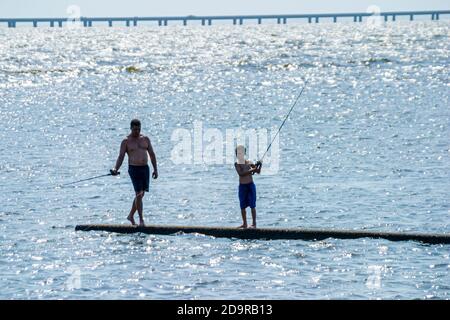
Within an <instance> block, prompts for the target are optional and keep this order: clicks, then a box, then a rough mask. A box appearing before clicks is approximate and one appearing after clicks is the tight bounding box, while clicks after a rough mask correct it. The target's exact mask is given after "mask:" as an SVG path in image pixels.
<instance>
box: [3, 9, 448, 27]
mask: <svg viewBox="0 0 450 320" xmlns="http://www.w3.org/2000/svg"><path fill="white" fill-rule="evenodd" d="M420 16H425V17H429V18H430V19H431V20H440V19H441V18H444V17H447V18H448V17H450V10H434V11H393V12H380V13H367V12H359V13H358V12H356V13H320V14H277V15H234V16H193V15H190V16H173V17H80V18H78V19H74V18H0V26H1V25H4V26H8V27H9V28H15V27H16V26H17V24H18V23H20V25H23V24H29V25H30V26H33V27H38V26H42V25H43V26H50V27H55V26H58V27H63V25H64V26H65V25H69V24H71V25H74V24H77V25H80V26H84V27H92V26H93V25H94V24H99V23H104V24H105V23H107V25H108V26H109V27H112V26H113V25H122V26H127V27H130V26H134V27H136V26H138V23H139V22H144V21H147V22H149V21H150V22H155V25H156V24H157V25H158V26H167V25H168V24H169V22H170V23H171V24H172V23H179V24H182V25H184V26H186V25H188V22H197V23H200V22H201V25H203V26H205V25H212V24H213V21H216V22H217V21H229V22H230V23H231V22H232V23H233V25H236V24H239V25H242V24H244V22H245V21H247V22H248V21H252V22H256V23H257V24H262V22H263V21H265V22H267V21H272V22H276V23H278V24H286V23H287V22H288V20H290V21H305V22H306V21H307V22H308V23H313V22H314V23H319V21H332V22H338V20H342V19H347V20H349V19H350V21H351V19H353V22H362V21H363V19H368V18H369V17H379V19H381V21H383V20H384V21H385V22H387V21H396V19H397V18H398V17H406V19H409V20H410V21H413V20H414V19H415V18H416V17H420Z"/></svg>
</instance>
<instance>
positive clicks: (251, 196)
mask: <svg viewBox="0 0 450 320" xmlns="http://www.w3.org/2000/svg"><path fill="white" fill-rule="evenodd" d="M235 151H236V157H237V162H235V164H234V167H235V169H236V171H237V173H238V175H239V203H240V207H241V214H242V222H243V223H242V225H241V226H240V227H239V228H247V212H246V208H247V207H250V209H251V211H252V224H251V226H250V228H256V186H255V184H254V182H253V178H252V175H254V174H255V173H258V174H259V173H261V166H262V163H261V162H259V161H258V162H257V163H256V165H255V164H253V163H252V162H251V161H248V160H245V152H246V150H245V148H244V146H242V145H238V146H237V147H236V150H235Z"/></svg>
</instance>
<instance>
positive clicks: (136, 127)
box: [130, 119, 141, 137]
mask: <svg viewBox="0 0 450 320" xmlns="http://www.w3.org/2000/svg"><path fill="white" fill-rule="evenodd" d="M130 129H131V135H132V136H134V137H139V134H140V133H141V122H140V121H139V120H138V119H133V120H131V123H130Z"/></svg>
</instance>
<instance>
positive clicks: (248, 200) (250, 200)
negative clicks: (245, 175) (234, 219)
mask: <svg viewBox="0 0 450 320" xmlns="http://www.w3.org/2000/svg"><path fill="white" fill-rule="evenodd" d="M239 203H240V205H241V209H245V208H247V207H250V208H256V186H255V184H254V183H253V182H252V183H247V184H239Z"/></svg>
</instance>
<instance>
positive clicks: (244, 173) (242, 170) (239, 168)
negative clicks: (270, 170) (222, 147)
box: [234, 163, 256, 177]
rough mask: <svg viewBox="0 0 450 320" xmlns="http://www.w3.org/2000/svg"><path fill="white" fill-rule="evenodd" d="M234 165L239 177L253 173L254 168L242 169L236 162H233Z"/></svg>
mask: <svg viewBox="0 0 450 320" xmlns="http://www.w3.org/2000/svg"><path fill="white" fill-rule="evenodd" d="M234 167H235V168H236V171H237V173H238V175H239V176H240V177H245V176H249V175H251V174H253V172H256V168H251V169H250V170H248V171H244V169H243V168H242V166H240V165H238V164H237V163H235V164H234Z"/></svg>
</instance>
